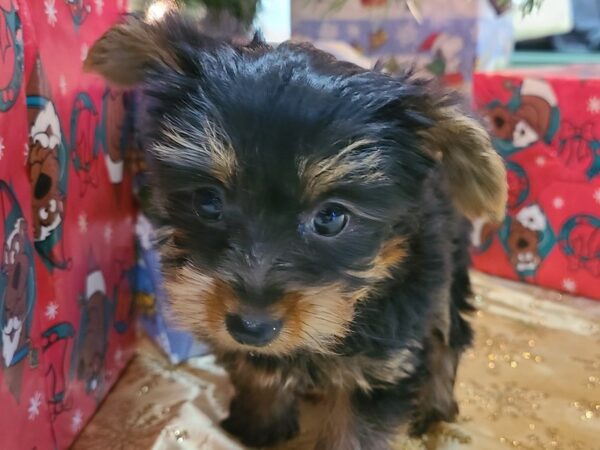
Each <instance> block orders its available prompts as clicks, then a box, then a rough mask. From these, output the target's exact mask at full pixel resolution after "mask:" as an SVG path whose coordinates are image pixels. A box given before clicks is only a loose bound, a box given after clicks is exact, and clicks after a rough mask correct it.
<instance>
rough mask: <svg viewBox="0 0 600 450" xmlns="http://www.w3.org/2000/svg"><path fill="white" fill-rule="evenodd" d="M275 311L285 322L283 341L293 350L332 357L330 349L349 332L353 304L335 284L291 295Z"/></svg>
mask: <svg viewBox="0 0 600 450" xmlns="http://www.w3.org/2000/svg"><path fill="white" fill-rule="evenodd" d="M274 310H275V312H276V315H277V316H279V317H284V318H285V320H286V325H285V327H284V328H283V330H282V332H281V335H280V338H279V339H280V340H282V341H285V342H286V344H287V345H288V346H290V347H291V348H298V347H303V348H306V349H310V350H312V351H315V352H318V353H323V354H331V353H332V349H331V348H332V347H333V346H334V345H335V344H336V343H337V342H338V341H339V340H340V339H341V338H343V337H344V336H345V335H346V333H347V332H348V326H349V324H350V322H351V321H352V319H353V318H354V301H353V300H352V298H351V296H350V295H348V294H345V293H344V292H343V290H342V289H341V288H340V287H339V286H338V285H332V286H327V287H322V288H314V289H310V290H306V291H303V292H302V293H296V294H289V295H287V296H285V297H284V298H283V299H282V300H280V301H279V302H277V304H276V305H275V307H274Z"/></svg>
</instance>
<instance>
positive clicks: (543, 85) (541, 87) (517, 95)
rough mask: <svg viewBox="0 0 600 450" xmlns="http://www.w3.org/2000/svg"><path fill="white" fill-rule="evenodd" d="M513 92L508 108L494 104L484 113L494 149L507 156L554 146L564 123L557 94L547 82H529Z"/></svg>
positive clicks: (498, 103)
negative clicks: (539, 144) (536, 146)
mask: <svg viewBox="0 0 600 450" xmlns="http://www.w3.org/2000/svg"><path fill="white" fill-rule="evenodd" d="M512 89H513V96H512V98H511V99H510V100H509V101H508V103H507V104H502V103H501V102H499V101H497V100H494V101H493V102H491V103H489V104H488V105H487V106H486V108H485V112H484V114H485V117H486V119H487V120H488V122H489V124H490V128H491V132H492V137H493V140H494V145H495V147H496V149H497V150H498V151H499V152H500V153H502V154H503V155H505V156H507V155H510V154H512V153H514V152H517V151H519V150H522V149H524V148H527V147H530V146H531V145H534V144H535V143H536V142H540V141H543V142H545V143H546V144H550V142H551V141H552V139H553V138H554V136H555V135H556V133H557V131H558V127H559V123H560V112H559V108H558V102H557V99H556V94H555V93H554V91H553V89H552V86H551V85H550V84H549V83H548V82H547V81H545V80H540V79H536V78H526V79H524V80H523V82H522V84H521V85H520V86H518V87H513V88H512Z"/></svg>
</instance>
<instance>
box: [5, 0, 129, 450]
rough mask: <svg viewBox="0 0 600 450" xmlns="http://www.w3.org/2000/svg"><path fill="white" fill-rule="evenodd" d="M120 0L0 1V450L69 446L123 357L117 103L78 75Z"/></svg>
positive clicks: (95, 81)
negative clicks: (0, 449) (92, 0)
mask: <svg viewBox="0 0 600 450" xmlns="http://www.w3.org/2000/svg"><path fill="white" fill-rule="evenodd" d="M124 7H125V5H124V3H122V2H121V3H120V4H118V3H117V2H110V1H106V2H104V1H102V0H98V1H95V2H93V3H92V2H89V1H87V0H80V1H63V0H56V1H55V0H45V1H44V2H34V1H29V0H0V239H1V240H2V247H3V251H2V253H1V254H0V330H1V337H0V348H1V350H2V352H1V356H0V403H1V404H2V408H0V430H2V431H1V432H0V448H3V449H11V450H12V449H32V448H36V449H38V450H41V449H60V448H67V447H68V446H69V445H70V444H71V442H72V441H73V439H74V437H75V436H76V435H77V433H78V432H79V431H80V430H81V428H82V427H83V426H84V424H85V423H86V422H87V421H88V419H89V418H90V417H91V415H92V414H93V413H94V411H95V410H96V408H97V406H98V404H99V402H100V401H101V400H102V398H103V397H104V396H105V395H106V393H107V392H108V390H109V389H110V387H111V385H112V384H113V383H114V382H115V381H116V379H117V376H118V375H119V372H120V371H121V370H122V369H123V367H124V365H125V364H126V362H127V360H128V359H129V357H130V355H131V354H132V351H133V346H132V344H133V341H134V337H135V333H134V331H135V330H134V328H133V327H132V323H133V321H132V319H133V317H132V305H133V303H132V298H133V295H132V287H133V275H134V267H135V247H134V238H133V236H134V235H133V227H134V218H135V206H134V201H133V195H132V186H131V177H130V176H129V175H128V174H127V172H126V171H125V170H124V167H125V163H124V161H123V151H124V147H123V145H122V141H123V136H122V133H121V126H120V124H121V122H122V120H123V117H124V101H123V96H122V95H121V94H120V93H119V92H115V91H113V90H108V89H107V88H106V87H105V86H104V84H103V83H102V82H101V81H100V79H99V78H97V77H94V76H91V75H86V74H83V73H82V70H81V66H82V61H83V59H84V58H85V56H86V53H87V49H88V48H89V46H91V45H92V43H93V42H94V41H95V40H96V39H97V38H98V37H99V36H100V35H101V34H102V33H103V32H104V31H105V29H106V28H107V27H109V26H110V25H111V24H112V23H114V22H115V21H116V20H117V19H118V18H119V16H120V14H121V13H122V12H124Z"/></svg>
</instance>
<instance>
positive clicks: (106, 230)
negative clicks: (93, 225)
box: [104, 224, 113, 243]
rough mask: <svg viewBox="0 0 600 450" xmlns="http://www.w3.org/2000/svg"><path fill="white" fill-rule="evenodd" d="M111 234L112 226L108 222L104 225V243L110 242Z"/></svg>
mask: <svg viewBox="0 0 600 450" xmlns="http://www.w3.org/2000/svg"><path fill="white" fill-rule="evenodd" d="M112 234H113V229H112V226H111V225H110V224H107V225H106V226H105V227H104V240H105V241H106V243H109V242H110V240H111V238H112Z"/></svg>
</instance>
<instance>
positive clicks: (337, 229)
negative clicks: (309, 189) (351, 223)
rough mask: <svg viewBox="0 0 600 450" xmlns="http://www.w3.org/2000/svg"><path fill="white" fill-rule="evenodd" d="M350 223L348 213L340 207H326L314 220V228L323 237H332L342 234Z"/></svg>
mask: <svg viewBox="0 0 600 450" xmlns="http://www.w3.org/2000/svg"><path fill="white" fill-rule="evenodd" d="M347 223H348V212H347V211H346V209H345V208H344V207H342V206H340V205H333V204H332V205H326V206H324V207H323V208H321V210H320V211H319V212H318V213H317V214H316V215H315V217H314V218H313V222H312V225H313V228H314V230H315V232H316V233H317V234H320V235H321V236H326V237H331V236H335V235H336V234H339V233H341V231H342V230H343V229H344V227H345V226H346V224H347Z"/></svg>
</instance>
